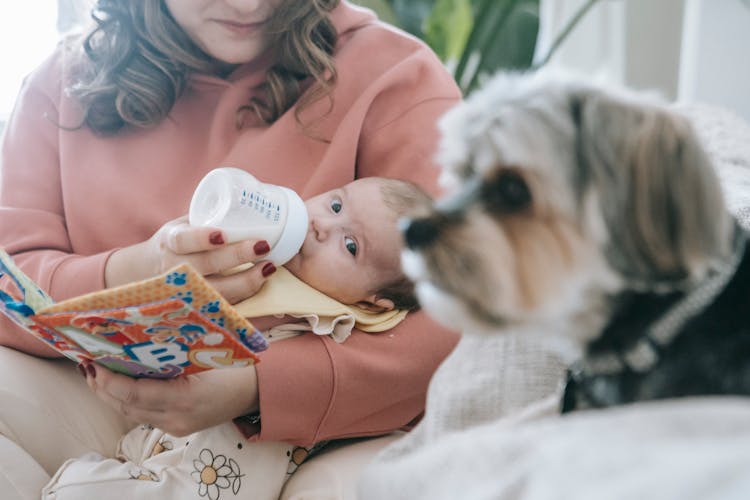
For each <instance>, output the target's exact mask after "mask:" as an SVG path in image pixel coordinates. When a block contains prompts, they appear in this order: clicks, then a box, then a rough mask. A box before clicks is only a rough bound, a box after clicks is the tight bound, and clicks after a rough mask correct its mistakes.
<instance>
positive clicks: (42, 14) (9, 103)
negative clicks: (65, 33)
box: [0, 0, 58, 122]
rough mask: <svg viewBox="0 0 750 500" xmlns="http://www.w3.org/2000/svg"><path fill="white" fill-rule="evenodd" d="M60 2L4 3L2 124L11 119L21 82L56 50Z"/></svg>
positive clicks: (0, 21)
mask: <svg viewBox="0 0 750 500" xmlns="http://www.w3.org/2000/svg"><path fill="white" fill-rule="evenodd" d="M56 22H57V1H56V0H24V1H22V2H7V1H6V2H0V61H2V65H3V75H2V78H0V122H1V121H3V120H5V119H7V116H8V114H9V113H10V111H11V109H12V107H13V102H14V101H15V97H16V94H17V93H18V90H19V89H20V87H21V81H22V80H23V78H24V76H26V75H27V74H28V73H29V72H30V71H31V70H33V69H34V68H35V67H36V66H37V65H38V64H39V63H40V62H41V61H42V59H43V58H44V57H46V56H47V55H48V54H49V53H51V52H52V50H53V49H54V48H55V43H57V39H58V34H57V28H56V26H55V23H56Z"/></svg>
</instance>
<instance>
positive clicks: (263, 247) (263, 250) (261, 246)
mask: <svg viewBox="0 0 750 500" xmlns="http://www.w3.org/2000/svg"><path fill="white" fill-rule="evenodd" d="M253 250H254V251H255V255H265V254H267V253H268V252H270V251H271V247H270V246H268V242H267V241H265V240H261V241H259V242H258V243H256V244H255V245H253ZM263 270H265V268H263ZM271 272H273V271H271ZM264 276H265V275H264Z"/></svg>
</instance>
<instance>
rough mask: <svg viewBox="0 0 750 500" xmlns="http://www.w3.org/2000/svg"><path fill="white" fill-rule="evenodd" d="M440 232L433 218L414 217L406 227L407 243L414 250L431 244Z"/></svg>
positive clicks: (405, 236) (405, 237)
mask: <svg viewBox="0 0 750 500" xmlns="http://www.w3.org/2000/svg"><path fill="white" fill-rule="evenodd" d="M438 234H439V230H438V226H437V224H435V222H434V221H433V220H432V219H412V220H410V221H408V223H407V224H406V228H405V229H404V239H405V240H406V245H407V246H408V247H409V248H411V249H412V250H416V249H418V248H420V247H426V246H427V245H429V244H431V243H432V242H434V241H435V240H436V239H437V237H438Z"/></svg>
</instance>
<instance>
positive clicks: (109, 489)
mask: <svg viewBox="0 0 750 500" xmlns="http://www.w3.org/2000/svg"><path fill="white" fill-rule="evenodd" d="M429 201H430V198H429V196H428V195H427V194H425V193H424V192H423V191H422V190H421V189H420V188H419V187H417V186H416V185H414V184H411V183H409V182H405V181H401V180H395V179H386V178H381V177H369V178H363V179H358V180H355V181H353V182H350V183H349V184H346V185H345V186H343V187H342V188H339V189H334V190H332V191H328V192H326V193H323V194H320V195H318V196H315V197H313V198H310V199H309V200H307V201H306V202H305V204H306V206H307V210H308V214H309V218H310V223H309V230H308V233H307V236H306V238H305V242H304V243H303V245H302V248H301V249H300V252H299V253H298V254H297V255H296V256H295V257H294V258H293V259H292V260H290V261H289V262H288V263H287V264H286V266H285V268H286V270H285V269H284V268H279V269H278V271H277V273H275V274H274V275H273V277H272V278H271V279H269V280H268V281H267V282H266V284H265V285H264V287H263V289H261V291H260V292H259V293H258V294H256V295H255V296H253V297H250V298H249V299H246V300H245V301H243V302H240V303H239V304H237V305H236V306H235V308H236V309H237V310H238V311H239V312H240V313H241V314H243V315H245V316H247V317H249V318H251V320H252V322H253V324H254V325H255V326H256V327H260V328H261V329H262V330H265V331H266V332H267V335H270V336H272V338H271V340H278V338H279V337H281V336H284V335H291V334H294V335H296V334H299V333H300V332H302V331H311V330H312V331H313V332H314V333H318V334H321V335H331V336H332V337H333V338H334V339H335V340H337V341H339V342H342V341H344V339H345V338H346V337H347V336H348V335H349V332H350V331H351V328H352V326H357V327H358V328H360V329H362V330H364V331H372V332H374V331H383V330H385V329H388V328H390V327H392V326H393V325H395V324H396V323H398V322H399V321H401V320H402V319H403V317H404V316H405V311H406V310H409V309H414V308H416V307H417V301H416V298H415V295H414V291H413V285H412V284H411V283H410V282H409V281H408V280H407V278H406V277H405V276H404V275H403V273H402V272H401V268H400V259H399V255H400V250H401V235H400V232H399V230H398V227H397V220H398V219H399V218H400V217H401V216H403V215H406V214H407V213H408V212H409V211H410V210H412V209H413V208H416V207H419V206H421V205H423V204H425V203H427V202H429ZM282 314H283V315H291V316H293V317H296V318H302V319H304V320H306V322H304V323H301V324H300V323H299V321H298V320H295V321H294V322H293V323H291V326H289V325H290V323H289V321H288V318H282V319H279V318H278V317H277V316H279V315H282ZM259 316H261V317H259ZM329 316H333V319H331V318H329ZM280 321H281V323H282V324H281V325H278V324H276V323H279V322H280ZM268 325H272V326H271V327H270V328H267V326H268ZM342 325H343V327H342ZM274 336H275V337H274ZM270 348H271V349H273V346H271V347H270ZM261 362H262V358H261ZM294 451H295V446H293V445H291V444H288V443H281V442H252V443H250V442H248V441H247V439H246V438H245V437H244V435H243V434H242V433H241V432H240V431H239V429H238V428H237V426H236V425H235V424H234V423H231V422H230V423H226V424H222V425H218V426H216V427H212V428H209V429H206V430H203V431H200V432H197V433H194V434H191V435H189V436H185V437H176V436H171V435H169V434H167V433H165V432H163V431H161V430H159V429H153V428H151V427H150V426H139V427H137V428H136V429H133V430H132V431H130V432H129V433H128V434H126V435H125V436H124V437H123V439H121V441H120V443H119V445H118V450H117V454H116V458H105V457H102V456H100V455H97V454H89V455H86V456H83V457H81V458H77V459H72V460H68V461H67V462H65V463H64V464H63V466H62V467H61V468H60V469H59V470H58V472H57V473H56V474H55V476H54V477H53V478H52V480H51V481H50V482H49V484H48V485H47V486H46V487H45V488H44V491H43V496H42V498H45V499H47V498H49V499H51V498H55V499H56V500H63V499H81V498H109V499H111V500H114V499H118V498H122V499H130V498H154V499H162V498H193V497H195V498H198V497H207V498H220V493H221V492H222V490H225V489H227V490H229V491H226V493H225V495H229V497H234V496H235V495H237V494H239V492H240V491H242V492H243V495H244V497H246V498H254V499H263V498H275V496H276V495H277V494H278V491H279V490H280V489H281V486H282V484H283V482H284V481H285V479H286V477H287V473H288V471H293V470H294V468H295V467H296V465H297V464H298V463H299V461H298V460H296V459H295V458H296V457H295V456H294V453H293V452H294ZM256 479H257V480H256ZM230 492H231V493H230Z"/></svg>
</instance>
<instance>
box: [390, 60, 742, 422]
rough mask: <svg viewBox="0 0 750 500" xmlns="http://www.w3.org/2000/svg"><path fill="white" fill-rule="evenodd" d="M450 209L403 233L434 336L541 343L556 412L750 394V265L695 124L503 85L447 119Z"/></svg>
mask: <svg viewBox="0 0 750 500" xmlns="http://www.w3.org/2000/svg"><path fill="white" fill-rule="evenodd" d="M439 126H440V130H441V133H442V139H441V142H440V145H439V150H438V156H437V159H438V162H439V164H440V166H441V168H442V170H441V175H440V181H441V184H442V185H443V186H444V187H445V193H446V194H445V195H444V196H443V197H441V198H440V199H438V200H437V201H436V202H435V203H434V204H433V205H432V206H430V207H427V208H425V209H424V210H422V211H421V212H419V213H415V214H414V215H413V216H412V217H411V218H409V219H406V220H404V221H402V233H403V237H404V241H405V248H404V250H403V252H402V266H403V268H404V271H405V272H406V274H407V276H409V277H410V278H411V279H412V280H413V281H414V282H415V286H416V291H417V296H418V298H419V301H420V304H421V306H422V307H423V308H424V309H425V310H426V311H427V313H428V314H429V315H431V316H432V317H433V318H434V319H436V320H437V321H438V322H440V323H443V324H445V325H447V326H448V327H452V328H455V329H458V330H467V329H468V330H471V331H472V332H482V334H484V333H486V334H498V333H500V334H502V333H504V332H509V331H511V330H512V331H514V332H516V333H518V332H524V333H528V334H529V335H544V336H547V337H548V338H549V341H550V342H554V343H555V344H556V345H557V349H559V350H560V352H561V353H564V356H565V359H566V361H567V364H568V365H569V369H568V376H567V384H566V387H565V391H564V396H563V397H562V401H561V409H562V411H563V412H567V411H572V410H577V409H583V408H590V407H606V406H612V405H620V404H625V403H629V402H634V401H640V400H653V399H663V398H671V397H680V396H690V395H708V394H750V255H749V254H748V251H749V250H748V245H747V243H746V242H747V234H746V232H745V231H744V230H742V229H741V228H740V226H739V225H738V223H737V222H736V220H735V219H734V218H733V217H732V215H731V214H730V213H729V211H728V210H727V208H726V206H725V203H724V200H723V196H722V190H721V186H720V184H719V180H718V178H717V176H716V174H715V172H714V168H713V166H712V164H711V162H710V160H709V158H708V156H707V154H706V153H705V151H704V149H703V148H702V146H701V143H700V141H699V139H698V137H697V136H696V134H695V133H694V131H693V130H692V128H691V126H690V123H689V122H688V120H687V119H686V118H684V117H682V116H680V115H679V114H678V113H677V112H675V111H674V110H673V107H671V106H670V105H668V104H667V103H666V102H664V101H663V100H661V99H660V98H659V97H658V96H655V95H651V94H646V93H642V92H636V91H633V90H628V89H615V88H612V87H609V86H605V85H599V84H594V83H590V82H587V81H586V80H584V79H583V78H581V77H572V76H570V75H559V74H557V75H555V74H551V73H549V72H536V73H530V74H528V73H527V74H501V75H498V76H495V77H493V79H492V80H491V81H490V82H489V83H487V84H486V85H485V86H484V87H483V88H482V89H480V90H479V91H477V92H475V93H474V94H472V95H471V96H469V97H468V98H467V99H466V100H465V101H464V102H463V103H461V104H459V105H458V106H457V107H456V108H454V109H453V110H451V111H449V112H448V113H447V114H446V115H445V116H444V117H443V118H441V120H440V123H439Z"/></svg>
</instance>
